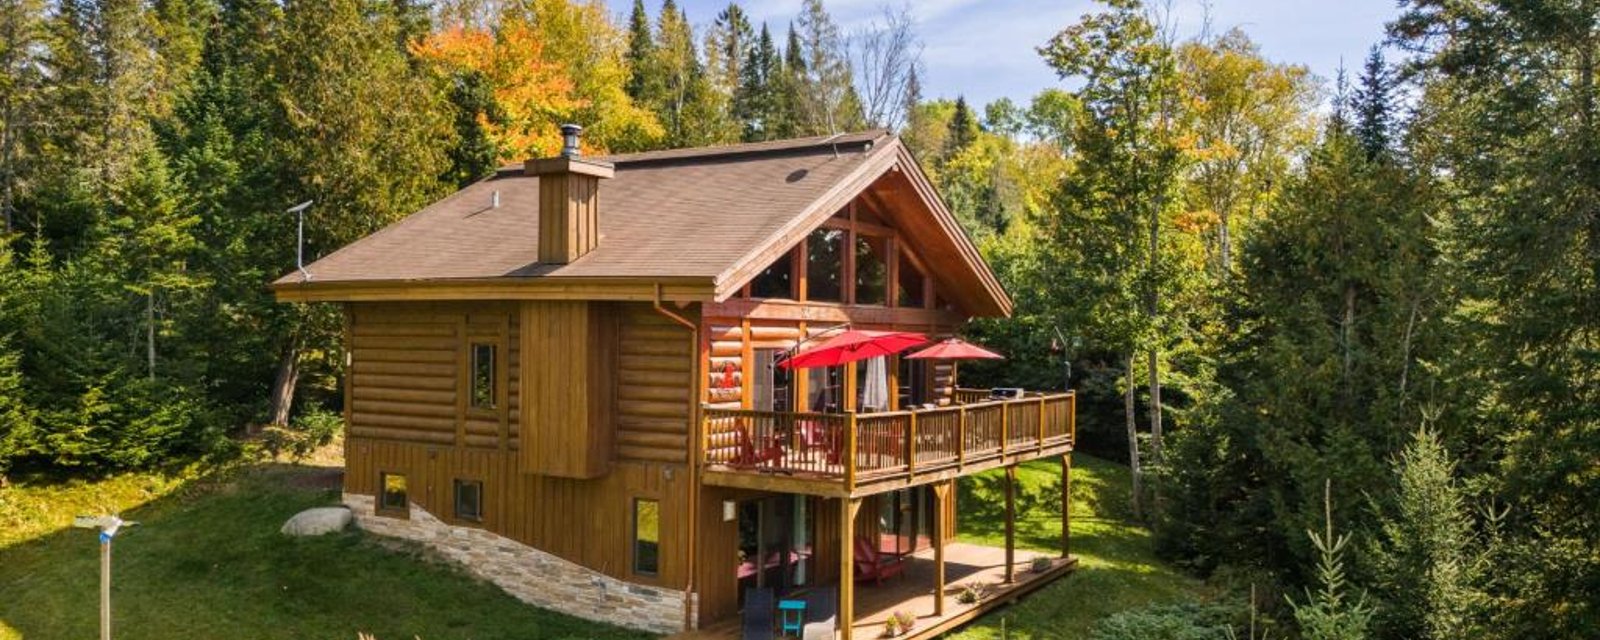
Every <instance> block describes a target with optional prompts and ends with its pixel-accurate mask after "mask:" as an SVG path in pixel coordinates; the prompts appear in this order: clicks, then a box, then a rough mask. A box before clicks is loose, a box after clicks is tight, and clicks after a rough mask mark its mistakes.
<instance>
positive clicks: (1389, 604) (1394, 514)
mask: <svg viewBox="0 0 1600 640" xmlns="http://www.w3.org/2000/svg"><path fill="white" fill-rule="evenodd" d="M1394 472H1395V475H1396V476H1397V477H1398V480H1399V483H1398V487H1397V490H1396V495H1395V500H1394V508H1393V509H1392V510H1386V509H1383V508H1376V509H1375V511H1378V512H1380V513H1384V516H1383V517H1382V519H1381V522H1380V524H1379V529H1378V534H1379V535H1378V543H1377V544H1376V545H1374V548H1373V549H1372V552H1371V553H1370V554H1369V556H1370V557H1371V558H1372V559H1373V563H1374V565H1375V566H1374V569H1373V571H1372V575H1374V576H1375V577H1376V578H1377V585H1378V587H1379V593H1380V595H1381V596H1382V602H1383V606H1382V607H1381V608H1379V609H1378V627H1379V628H1380V629H1381V630H1382V635H1383V636H1384V637H1391V638H1433V639H1437V640H1442V639H1444V638H1476V637H1482V636H1484V635H1485V633H1486V630H1485V629H1482V628H1480V627H1478V626H1477V624H1476V621H1475V620H1474V619H1473V618H1474V615H1475V613H1476V612H1478V611H1480V610H1481V609H1482V604H1483V601H1482V594H1481V593H1480V592H1479V590H1478V584H1479V581H1480V580H1481V579H1482V571H1483V569H1484V567H1485V566H1487V563H1486V561H1487V560H1488V559H1489V554H1488V553H1486V552H1485V550H1484V548H1483V547H1484V545H1483V541H1482V540H1480V539H1479V538H1477V537H1476V536H1475V535H1474V534H1473V528H1474V524H1473V522H1472V517H1471V514H1470V513H1468V511H1467V502H1466V499H1465V496H1464V491H1463V489H1462V488H1461V486H1460V485H1459V484H1458V483H1457V482H1456V478H1455V474H1456V466H1455V463H1454V461H1452V460H1451V458H1450V454H1449V452H1447V451H1445V448H1444V445H1443V444H1441V443H1440V442H1439V438H1438V436H1437V435H1436V434H1434V433H1433V432H1432V431H1430V430H1428V429H1426V428H1423V429H1419V430H1417V432H1416V433H1415V434H1413V435H1412V437H1411V442H1410V443H1409V444H1407V445H1406V448H1405V450H1404V451H1402V452H1401V453H1400V456H1399V459H1398V460H1396V462H1395V464H1394ZM1385 511H1389V512H1388V513H1385Z"/></svg>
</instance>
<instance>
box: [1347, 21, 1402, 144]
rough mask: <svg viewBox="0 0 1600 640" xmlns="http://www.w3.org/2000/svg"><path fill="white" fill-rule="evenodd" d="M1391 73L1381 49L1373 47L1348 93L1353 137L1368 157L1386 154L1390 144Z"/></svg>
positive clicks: (1391, 142)
mask: <svg viewBox="0 0 1600 640" xmlns="http://www.w3.org/2000/svg"><path fill="white" fill-rule="evenodd" d="M1393 75H1394V74H1393V72H1392V71H1390V70H1389V68H1388V66H1386V65H1385V63H1384V61H1383V50H1382V49H1380V48H1378V47H1373V48H1372V50H1371V52H1369V53H1368V54H1367V61H1366V65H1365V66H1364V67H1363V68H1362V70H1361V78H1360V79H1359V80H1358V82H1359V86H1358V87H1356V90H1355V92H1354V93H1353V94H1352V95H1351V96H1350V110H1351V111H1353V112H1354V113H1355V120H1356V122H1355V136H1356V139H1357V140H1360V141H1361V148H1362V149H1365V150H1366V152H1367V157H1368V158H1378V157H1380V156H1384V155H1386V154H1388V153H1389V151H1390V148H1391V145H1392V144H1393V141H1392V140H1391V138H1392V137H1393V134H1392V132H1393V130H1394V115H1393V112H1392V109H1393V104H1394V97H1393V95H1391V94H1392V93H1393V90H1394V79H1393Z"/></svg>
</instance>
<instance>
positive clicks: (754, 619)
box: [740, 587, 777, 640]
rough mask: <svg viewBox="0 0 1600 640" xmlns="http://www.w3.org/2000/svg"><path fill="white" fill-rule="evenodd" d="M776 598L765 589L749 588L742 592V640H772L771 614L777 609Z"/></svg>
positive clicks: (769, 590)
mask: <svg viewBox="0 0 1600 640" xmlns="http://www.w3.org/2000/svg"><path fill="white" fill-rule="evenodd" d="M775 598H776V596H774V595H773V594H772V590H771V589H768V588H765V587H760V588H758V587H751V588H749V589H745V591H744V631H743V634H742V635H741V636H740V637H742V638H743V639H744V640H773V638H774V637H775V635H774V633H773V631H772V612H773V609H774V608H775V607H777V600H776V599H775Z"/></svg>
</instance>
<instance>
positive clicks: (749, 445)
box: [733, 426, 783, 467]
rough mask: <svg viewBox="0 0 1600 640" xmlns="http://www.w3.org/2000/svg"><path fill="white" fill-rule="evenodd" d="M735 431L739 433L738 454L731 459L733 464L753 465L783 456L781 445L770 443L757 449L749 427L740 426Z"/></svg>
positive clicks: (741, 465)
mask: <svg viewBox="0 0 1600 640" xmlns="http://www.w3.org/2000/svg"><path fill="white" fill-rule="evenodd" d="M736 431H738V433H739V454H738V455H737V456H735V457H734V459H733V464H734V466H740V467H754V466H756V465H759V464H761V463H763V462H770V461H772V460H778V459H780V458H782V457H783V447H781V446H778V445H776V444H771V445H767V446H765V447H761V448H759V449H758V448H756V443H755V441H754V440H752V439H751V438H750V430H749V429H746V428H744V427H742V426H741V427H739V428H738V429H736Z"/></svg>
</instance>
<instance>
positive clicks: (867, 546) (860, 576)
mask: <svg viewBox="0 0 1600 640" xmlns="http://www.w3.org/2000/svg"><path fill="white" fill-rule="evenodd" d="M855 551H856V557H855V561H856V581H857V582H860V581H862V580H871V581H873V582H874V583H876V584H883V579H884V578H893V577H895V576H897V575H900V572H902V571H905V569H906V564H905V558H902V557H900V556H885V555H882V554H880V553H878V550H877V548H876V547H874V546H873V545H872V541H871V540H868V539H866V538H856V541H855Z"/></svg>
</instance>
